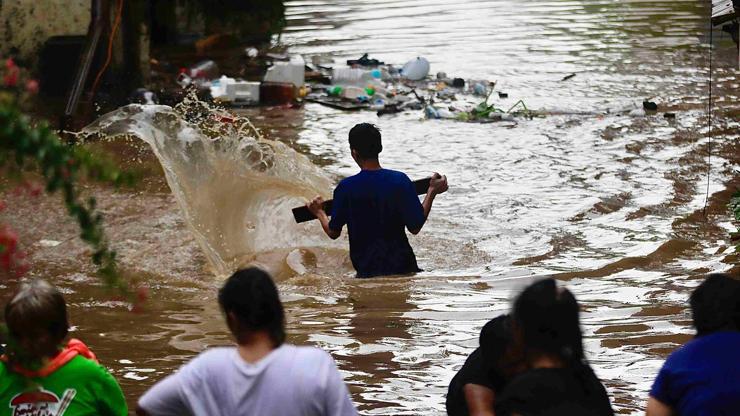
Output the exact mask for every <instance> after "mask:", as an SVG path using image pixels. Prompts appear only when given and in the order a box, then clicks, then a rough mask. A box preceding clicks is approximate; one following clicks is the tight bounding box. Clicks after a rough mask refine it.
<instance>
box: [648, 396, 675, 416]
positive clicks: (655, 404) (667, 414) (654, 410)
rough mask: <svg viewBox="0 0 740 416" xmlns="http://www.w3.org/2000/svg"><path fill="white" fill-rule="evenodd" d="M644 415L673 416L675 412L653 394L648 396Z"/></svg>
mask: <svg viewBox="0 0 740 416" xmlns="http://www.w3.org/2000/svg"><path fill="white" fill-rule="evenodd" d="M645 415H646V416H673V415H675V412H674V411H673V409H672V408H671V407H670V406H668V405H667V404H665V403H663V402H661V401H660V400H658V399H656V398H655V397H653V396H650V398H649V399H648V403H647V410H646V411H645Z"/></svg>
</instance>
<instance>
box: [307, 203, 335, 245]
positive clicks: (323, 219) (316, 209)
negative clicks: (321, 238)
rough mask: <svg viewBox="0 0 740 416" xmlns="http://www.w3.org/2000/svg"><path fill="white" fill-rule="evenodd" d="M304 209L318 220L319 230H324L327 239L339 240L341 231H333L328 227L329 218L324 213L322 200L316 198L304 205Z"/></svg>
mask: <svg viewBox="0 0 740 416" xmlns="http://www.w3.org/2000/svg"><path fill="white" fill-rule="evenodd" d="M306 208H308V210H309V211H311V213H312V214H313V215H315V216H316V218H318V219H319V222H320V223H321V228H323V229H324V232H325V233H326V235H328V236H329V238H331V239H332V240H336V239H337V238H339V236H340V235H341V234H342V230H333V229H331V228H330V227H329V216H328V215H326V211H324V198H322V197H320V196H317V197H316V198H314V199H313V200H311V201H309V202H307V203H306Z"/></svg>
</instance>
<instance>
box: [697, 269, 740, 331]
mask: <svg viewBox="0 0 740 416" xmlns="http://www.w3.org/2000/svg"><path fill="white" fill-rule="evenodd" d="M689 303H690V304H691V315H692V319H693V321H694V327H696V335H697V336H702V335H707V334H711V333H713V332H717V331H725V330H738V329H740V281H738V280H736V279H733V278H732V277H730V275H728V274H724V273H715V274H710V275H708V276H707V278H706V279H705V280H704V281H703V282H702V283H701V284H700V285H699V286H698V287H697V288H696V289H694V292H693V293H692V294H691V297H690V298H689Z"/></svg>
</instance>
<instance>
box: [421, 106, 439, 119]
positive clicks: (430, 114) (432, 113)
mask: <svg viewBox="0 0 740 416" xmlns="http://www.w3.org/2000/svg"><path fill="white" fill-rule="evenodd" d="M424 114H425V115H426V116H427V118H439V112H438V111H437V109H436V108H434V107H432V106H431V105H428V106H426V108H424Z"/></svg>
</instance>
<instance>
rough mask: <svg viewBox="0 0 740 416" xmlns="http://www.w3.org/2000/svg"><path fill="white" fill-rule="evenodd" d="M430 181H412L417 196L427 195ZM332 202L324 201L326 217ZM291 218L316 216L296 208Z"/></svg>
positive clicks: (296, 220)
mask: <svg viewBox="0 0 740 416" xmlns="http://www.w3.org/2000/svg"><path fill="white" fill-rule="evenodd" d="M431 181H432V178H431V177H430V178H424V179H419V180H418V181H414V182H413V183H414V189H415V190H416V194H417V195H423V194H425V193H427V190H429V183H430V182H431ZM333 202H334V201H333V200H332V199H330V200H328V201H324V205H323V207H324V212H326V213H327V214H328V215H331V207H332V203H333ZM293 218H295V222H297V223H299V224H300V223H302V222H306V221H311V220H315V219H316V216H315V215H313V214H312V213H311V211H309V210H308V208H306V207H305V206H302V207H296V208H293Z"/></svg>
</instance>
